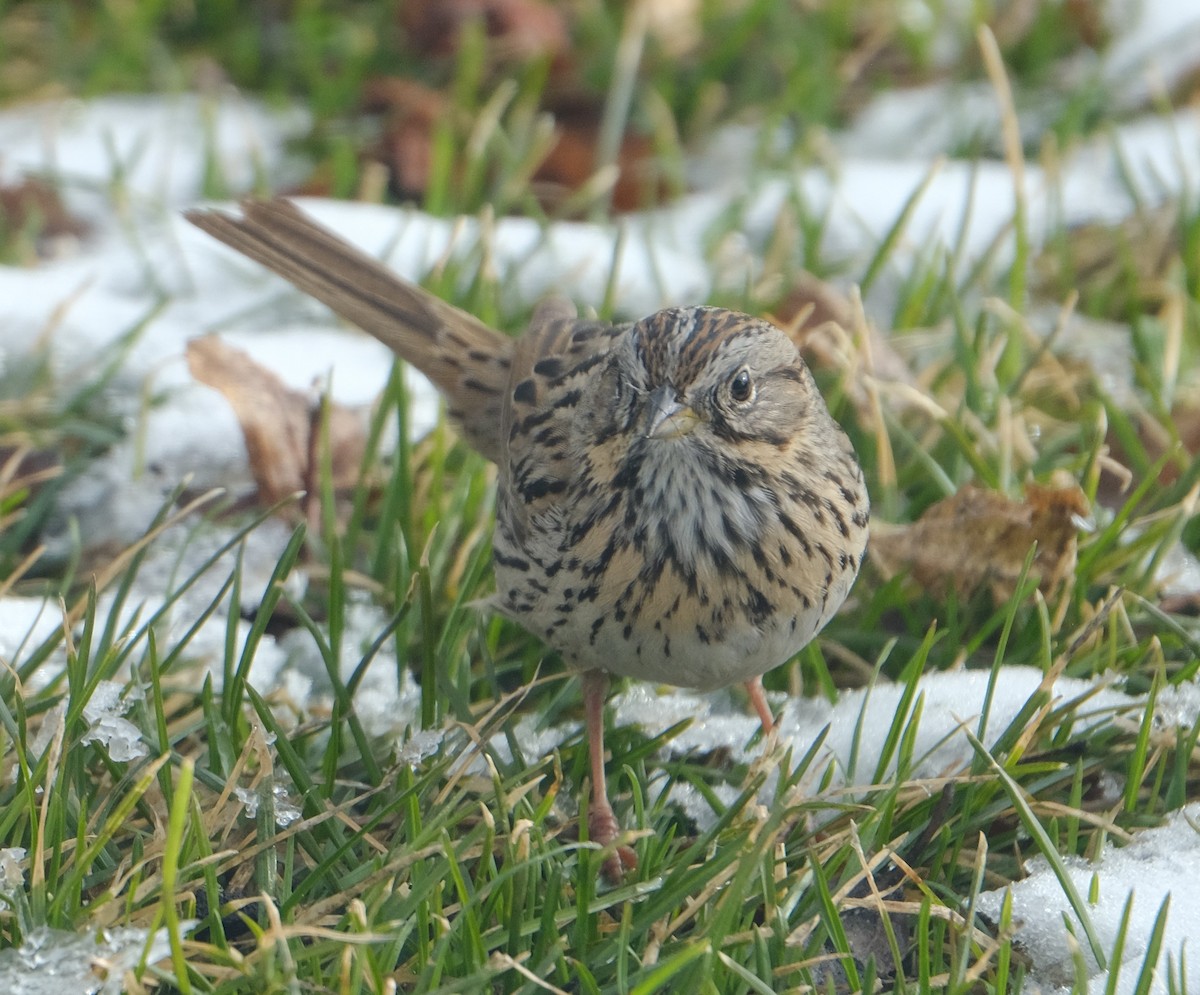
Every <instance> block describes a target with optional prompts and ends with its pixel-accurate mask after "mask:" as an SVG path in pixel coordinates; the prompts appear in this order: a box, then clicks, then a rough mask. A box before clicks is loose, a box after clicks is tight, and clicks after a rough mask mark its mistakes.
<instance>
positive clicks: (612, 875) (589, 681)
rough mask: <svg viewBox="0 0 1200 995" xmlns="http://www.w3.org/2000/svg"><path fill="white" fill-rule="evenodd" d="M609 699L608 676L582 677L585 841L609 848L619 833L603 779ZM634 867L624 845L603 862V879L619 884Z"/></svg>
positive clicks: (598, 672)
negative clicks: (587, 782) (588, 781)
mask: <svg viewBox="0 0 1200 995" xmlns="http://www.w3.org/2000/svg"><path fill="white" fill-rule="evenodd" d="M607 696H608V674H606V673H605V672H604V671H603V670H588V671H585V672H584V675H583V711H584V722H585V724H586V726H587V737H588V754H589V756H590V758H591V762H592V799H591V802H590V803H589V804H588V839H590V840H591V841H592V842H593V843H599V844H600V845H601V846H609V845H610V844H611V843H612V842H613V841H614V840H615V839H616V838H617V837H618V836H619V835H620V833H621V825H620V823H619V822H617V816H616V813H615V812H613V808H612V805H611V803H610V802H609V800H608V782H607V780H606V779H605V776H604V701H605V699H606V698H607ZM634 867H637V856H636V855H635V854H634V852H633V850H631V849H630V848H629V847H627V846H619V847H617V848H616V850H615V852H614V853H613V854H612V855H611V856H609V858H608V859H607V860H605V862H604V868H603V871H604V876H605V877H606V878H608V879H609V880H610V881H613V882H617V881H620V880H621V878H622V876H623V874H624V871H625V870H626V869H632V868H634Z"/></svg>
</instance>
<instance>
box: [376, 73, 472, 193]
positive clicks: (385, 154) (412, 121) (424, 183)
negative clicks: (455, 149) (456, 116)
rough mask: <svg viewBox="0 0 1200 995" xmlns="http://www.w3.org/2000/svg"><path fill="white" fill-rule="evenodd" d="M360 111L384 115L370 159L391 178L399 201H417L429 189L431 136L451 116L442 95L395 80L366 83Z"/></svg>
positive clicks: (444, 97)
mask: <svg viewBox="0 0 1200 995" xmlns="http://www.w3.org/2000/svg"><path fill="white" fill-rule="evenodd" d="M362 103H363V107H364V108H365V109H366V110H367V111H369V112H372V113H380V114H383V115H384V121H383V132H382V134H381V136H380V139H379V146H378V148H377V150H376V151H375V152H374V155H375V156H376V157H377V158H379V159H380V160H381V161H382V162H383V164H384V165H385V166H386V167H387V169H388V170H389V172H390V174H391V181H392V187H393V189H394V190H395V191H396V193H397V194H398V195H399V196H400V197H405V198H411V199H414V200H419V199H420V197H421V195H422V194H423V193H424V192H425V189H426V187H428V186H429V166H430V162H431V159H432V156H433V134H434V131H435V129H436V128H437V125H438V122H439V121H440V120H442V119H443V118H444V117H445V115H446V114H449V113H451V112H452V107H451V103H450V100H449V98H448V97H446V96H445V94H443V93H440V92H439V91H437V90H434V89H431V88H430V87H428V86H425V85H424V84H423V83H418V82H416V80H411V79H402V78H400V77H398V76H386V77H378V78H376V79H372V80H368V81H367V84H366V86H365V87H364V88H363V100H362Z"/></svg>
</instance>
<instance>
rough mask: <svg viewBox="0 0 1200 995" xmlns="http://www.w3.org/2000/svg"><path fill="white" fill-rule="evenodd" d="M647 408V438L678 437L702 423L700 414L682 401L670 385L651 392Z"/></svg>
mask: <svg viewBox="0 0 1200 995" xmlns="http://www.w3.org/2000/svg"><path fill="white" fill-rule="evenodd" d="M647 409H648V411H649V412H650V417H649V419H648V422H647V425H646V438H647V439H678V438H681V437H682V436H685V435H687V434H688V433H689V432H690V431H691V430H692V429H694V428H695V427H696V426H697V425H699V424H700V416H699V415H697V414H696V412H695V411H693V410H692V409H691V408H689V407H688V406H687V405H686V404H684V403H683V402H682V401H680V400H679V398H678V397H677V396H676V394H675V388H674V387H671V386H669V385H667V386H663V387H658V388H657V389H655V390H654V391H652V392H651V394H650V397H649V401H648V403H647Z"/></svg>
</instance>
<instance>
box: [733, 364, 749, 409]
mask: <svg viewBox="0 0 1200 995" xmlns="http://www.w3.org/2000/svg"><path fill="white" fill-rule="evenodd" d="M753 393H754V383H753V381H751V379H750V371H749V370H738V372H737V375H736V376H735V377H734V378H733V379H732V380H730V381H729V396H730V397H732V398H733V399H734V400H735V401H738V402H743V401H748V400H750V395H751V394H753Z"/></svg>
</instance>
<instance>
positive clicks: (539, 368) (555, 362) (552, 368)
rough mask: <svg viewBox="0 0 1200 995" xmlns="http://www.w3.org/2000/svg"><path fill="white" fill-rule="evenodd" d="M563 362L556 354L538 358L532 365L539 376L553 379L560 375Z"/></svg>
mask: <svg viewBox="0 0 1200 995" xmlns="http://www.w3.org/2000/svg"><path fill="white" fill-rule="evenodd" d="M562 369H563V362H562V360H561V359H560V358H559V357H558V356H551V357H550V358H548V359H539V360H538V361H537V362H536V363H534V365H533V372H534V373H536V374H537V375H538V376H539V377H549V378H550V379H554V378H556V377H558V376H561V374H562Z"/></svg>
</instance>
